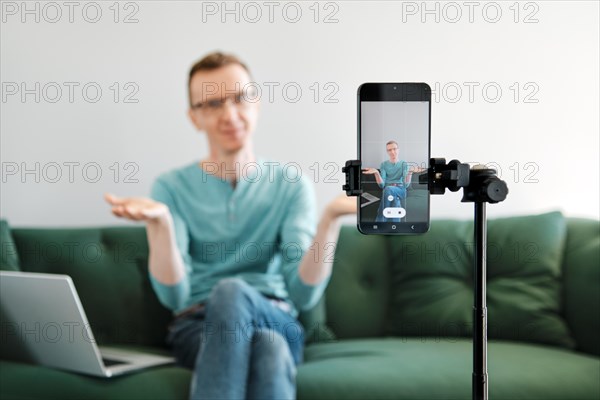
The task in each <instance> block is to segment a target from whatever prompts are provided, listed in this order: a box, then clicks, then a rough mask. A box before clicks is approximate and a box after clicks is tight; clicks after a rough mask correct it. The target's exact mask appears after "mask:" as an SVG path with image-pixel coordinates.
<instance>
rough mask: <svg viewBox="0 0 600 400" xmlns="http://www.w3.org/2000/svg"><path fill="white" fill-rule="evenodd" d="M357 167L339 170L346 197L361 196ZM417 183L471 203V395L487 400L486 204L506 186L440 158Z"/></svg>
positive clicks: (489, 174) (489, 173) (355, 163)
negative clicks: (455, 193) (457, 195)
mask: <svg viewBox="0 0 600 400" xmlns="http://www.w3.org/2000/svg"><path fill="white" fill-rule="evenodd" d="M360 168H361V162H360V160H351V161H346V166H345V167H344V168H342V172H343V173H344V174H345V175H346V184H345V185H343V186H342V190H345V191H346V194H347V195H348V196H360V195H361V194H362V189H361V186H360ZM419 183H426V184H427V186H428V190H429V193H431V194H444V193H445V191H446V189H448V190H450V191H452V192H456V191H457V190H459V189H460V188H463V190H464V192H463V198H462V200H461V201H462V202H470V203H475V215H474V239H475V253H474V258H475V259H474V283H473V285H474V305H473V327H474V328H473V377H472V394H473V399H474V400H487V398H488V373H487V305H486V268H487V265H486V259H487V258H486V247H487V219H486V203H490V204H494V203H499V202H501V201H503V200H504V199H505V198H506V195H507V194H508V187H507V186H506V182H504V181H502V180H500V179H499V178H498V177H497V176H496V171H495V170H493V169H489V168H485V167H483V168H479V167H478V166H475V167H473V168H470V166H469V164H463V163H461V162H460V161H458V160H452V161H450V162H449V163H446V160H445V159H444V158H431V159H430V160H429V168H428V169H427V174H422V175H420V176H419Z"/></svg>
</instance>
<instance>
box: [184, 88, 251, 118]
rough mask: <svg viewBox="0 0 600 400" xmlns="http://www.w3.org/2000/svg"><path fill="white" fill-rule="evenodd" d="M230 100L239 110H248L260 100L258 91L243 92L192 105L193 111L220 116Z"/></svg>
mask: <svg viewBox="0 0 600 400" xmlns="http://www.w3.org/2000/svg"><path fill="white" fill-rule="evenodd" d="M229 100H231V103H232V104H233V105H234V106H235V107H236V108H237V109H238V110H242V109H245V108H247V107H248V106H249V105H250V104H252V103H255V102H256V101H257V100H258V98H257V96H256V90H254V89H248V90H242V91H241V92H239V93H236V94H233V95H231V96H225V97H223V98H220V99H212V100H206V101H202V102H198V103H196V104H193V105H192V110H201V111H202V112H204V113H206V114H218V113H220V112H222V111H223V110H224V109H225V103H227V101H229Z"/></svg>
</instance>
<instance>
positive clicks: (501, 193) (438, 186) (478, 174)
mask: <svg viewBox="0 0 600 400" xmlns="http://www.w3.org/2000/svg"><path fill="white" fill-rule="evenodd" d="M360 168H361V162H360V160H349V161H346V165H345V166H344V167H343V168H342V172H343V173H344V174H345V175H346V184H345V185H343V186H342V190H344V191H346V194H347V195H348V196H360V195H361V194H362V192H363V191H362V188H361V184H360V174H361V170H360ZM419 183H422V184H427V186H428V188H429V193H431V194H444V193H445V192H446V189H448V190H450V191H451V192H456V191H457V190H459V189H461V188H463V189H464V194H463V198H462V200H461V201H462V202H463V203H468V202H473V203H474V202H483V203H492V204H493V203H499V202H501V201H503V200H504V199H505V198H506V195H507V194H508V187H507V186H506V182H504V181H503V180H501V179H500V178H498V176H496V170H495V169H491V168H485V166H481V165H476V166H474V167H473V168H471V167H470V166H469V164H466V163H461V162H460V161H458V160H452V161H450V162H449V163H446V159H445V158H431V159H430V160H429V168H428V169H427V173H426V174H422V175H420V176H419Z"/></svg>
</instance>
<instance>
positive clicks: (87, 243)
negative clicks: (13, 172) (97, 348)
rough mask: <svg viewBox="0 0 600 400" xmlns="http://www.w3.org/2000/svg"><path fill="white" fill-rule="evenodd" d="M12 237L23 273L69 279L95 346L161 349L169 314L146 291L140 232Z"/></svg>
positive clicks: (17, 233) (34, 232) (41, 232)
mask: <svg viewBox="0 0 600 400" xmlns="http://www.w3.org/2000/svg"><path fill="white" fill-rule="evenodd" d="M11 233H12V237H13V238H14V243H15V245H16V248H17V252H18V255H19V258H20V260H19V263H20V269H21V270H22V271H29V272H42V273H54V274H67V275H69V276H71V278H72V279H73V283H74V284H75V288H76V289H77V292H78V294H79V297H80V299H81V303H82V305H83V308H84V310H85V311H86V315H87V317H88V320H89V323H90V325H91V327H92V331H93V333H94V336H95V339H96V341H97V342H98V343H100V344H111V343H123V344H126V343H131V344H139V345H149V346H160V347H162V346H164V345H165V343H164V339H165V337H166V327H167V325H168V322H169V321H170V319H171V316H172V314H171V312H170V311H168V310H167V309H165V308H164V307H163V306H162V305H161V304H160V303H159V302H158V299H157V298H156V296H155V294H154V291H153V289H152V287H151V285H150V281H149V277H148V261H147V259H148V243H147V240H146V232H145V228H144V227H112V228H63V229H39V228H36V229H24V228H21V229H12V231H11Z"/></svg>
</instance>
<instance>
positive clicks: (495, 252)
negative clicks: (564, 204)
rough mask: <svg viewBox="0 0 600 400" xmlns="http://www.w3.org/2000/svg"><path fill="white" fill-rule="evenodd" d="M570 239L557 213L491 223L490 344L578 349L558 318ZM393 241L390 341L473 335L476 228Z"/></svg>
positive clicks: (453, 224) (461, 224) (453, 227)
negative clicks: (504, 342)
mask: <svg viewBox="0 0 600 400" xmlns="http://www.w3.org/2000/svg"><path fill="white" fill-rule="evenodd" d="M565 231H566V225H565V220H564V218H563V217H562V215H561V214H560V213H558V212H554V213H548V214H543V215H536V216H526V217H512V218H502V219H495V220H490V221H488V248H487V254H488V264H487V266H488V270H487V289H488V291H487V301H488V304H487V305H488V336H489V338H492V339H493V338H497V339H508V340H519V341H527V342H536V343H547V344H554V345H559V346H565V347H573V345H574V341H573V339H572V337H571V336H570V333H569V330H568V328H567V325H566V323H565V321H564V319H563V317H562V314H561V312H562V289H563V288H562V286H561V263H562V254H563V248H564V243H565ZM389 239H390V242H391V247H392V261H393V262H392V287H393V289H392V295H391V296H390V319H389V323H388V327H387V328H388V329H387V333H388V334H390V335H397V336H401V337H404V336H440V337H445V336H470V335H472V309H473V308H472V307H473V250H474V249H473V247H474V240H473V223H472V222H471V221H434V222H433V223H432V225H431V230H430V232H429V233H427V234H426V235H421V236H405V237H390V238H389Z"/></svg>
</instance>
